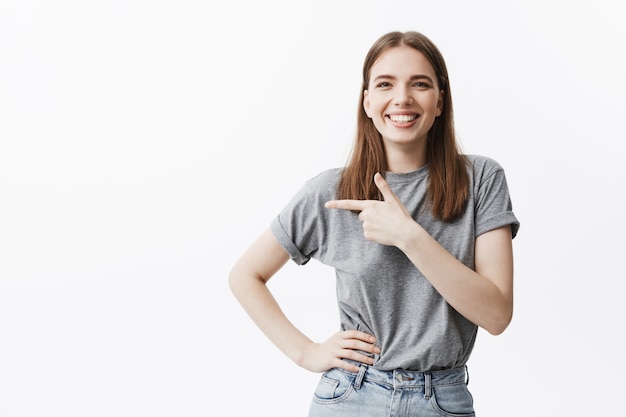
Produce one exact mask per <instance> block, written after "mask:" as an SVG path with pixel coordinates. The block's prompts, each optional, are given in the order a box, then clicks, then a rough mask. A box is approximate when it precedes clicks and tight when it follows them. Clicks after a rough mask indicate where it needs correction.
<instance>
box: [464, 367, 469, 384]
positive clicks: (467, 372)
mask: <svg viewBox="0 0 626 417" xmlns="http://www.w3.org/2000/svg"><path fill="white" fill-rule="evenodd" d="M465 385H469V368H468V367H467V365H465Z"/></svg>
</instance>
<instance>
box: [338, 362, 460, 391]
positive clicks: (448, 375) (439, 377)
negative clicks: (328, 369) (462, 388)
mask: <svg viewBox="0 0 626 417" xmlns="http://www.w3.org/2000/svg"><path fill="white" fill-rule="evenodd" d="M344 360H346V359H344ZM347 361H348V362H351V363H354V364H355V365H357V366H359V367H360V370H359V372H358V376H357V379H358V380H365V381H370V382H376V383H378V384H383V385H389V386H392V387H394V388H411V387H415V388H417V387H423V386H426V385H430V386H433V385H447V384H457V383H465V384H468V383H469V372H468V370H467V366H463V367H459V368H453V369H443V370H438V371H427V372H419V371H405V370H403V369H395V370H390V371H383V370H381V369H376V368H374V367H372V366H369V365H365V364H363V363H359V362H354V361H351V360H349V359H348V360H347ZM358 382H360V381H358Z"/></svg>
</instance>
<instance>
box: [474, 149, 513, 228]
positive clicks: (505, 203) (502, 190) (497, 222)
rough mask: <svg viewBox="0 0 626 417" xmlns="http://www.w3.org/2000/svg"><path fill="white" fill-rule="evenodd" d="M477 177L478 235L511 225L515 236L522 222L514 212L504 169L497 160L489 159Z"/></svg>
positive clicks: (476, 208)
mask: <svg viewBox="0 0 626 417" xmlns="http://www.w3.org/2000/svg"><path fill="white" fill-rule="evenodd" d="M488 162H489V163H488V164H487V165H486V166H484V167H483V169H482V175H480V176H478V178H477V184H476V185H477V188H478V189H477V191H476V199H477V201H476V206H475V211H476V213H475V215H476V229H475V234H476V237H478V236H480V235H481V234H483V233H486V232H489V231H491V230H494V229H497V228H499V227H502V226H506V225H511V234H512V237H513V238H514V237H515V236H516V235H517V231H518V230H519V227H520V223H519V221H518V219H517V218H516V216H515V214H514V213H513V206H512V203H511V198H510V195H509V188H508V185H507V181H506V176H505V173H504V170H503V169H502V167H501V166H500V165H498V164H497V162H495V161H493V160H488Z"/></svg>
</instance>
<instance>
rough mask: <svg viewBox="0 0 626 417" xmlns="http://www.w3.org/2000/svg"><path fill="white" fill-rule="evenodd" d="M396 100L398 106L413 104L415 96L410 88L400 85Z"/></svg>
mask: <svg viewBox="0 0 626 417" xmlns="http://www.w3.org/2000/svg"><path fill="white" fill-rule="evenodd" d="M394 100H395V104H396V105H398V106H405V105H409V104H413V96H411V92H410V91H409V89H408V88H405V87H399V88H398V89H397V90H396V95H395V97H394Z"/></svg>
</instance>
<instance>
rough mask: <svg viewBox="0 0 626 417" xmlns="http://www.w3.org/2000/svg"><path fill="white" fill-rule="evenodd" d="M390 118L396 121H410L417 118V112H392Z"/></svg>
mask: <svg viewBox="0 0 626 417" xmlns="http://www.w3.org/2000/svg"><path fill="white" fill-rule="evenodd" d="M389 118H390V119H391V120H392V121H394V122H396V123H409V122H412V121H413V120H415V119H417V115H416V114H390V115H389Z"/></svg>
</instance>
